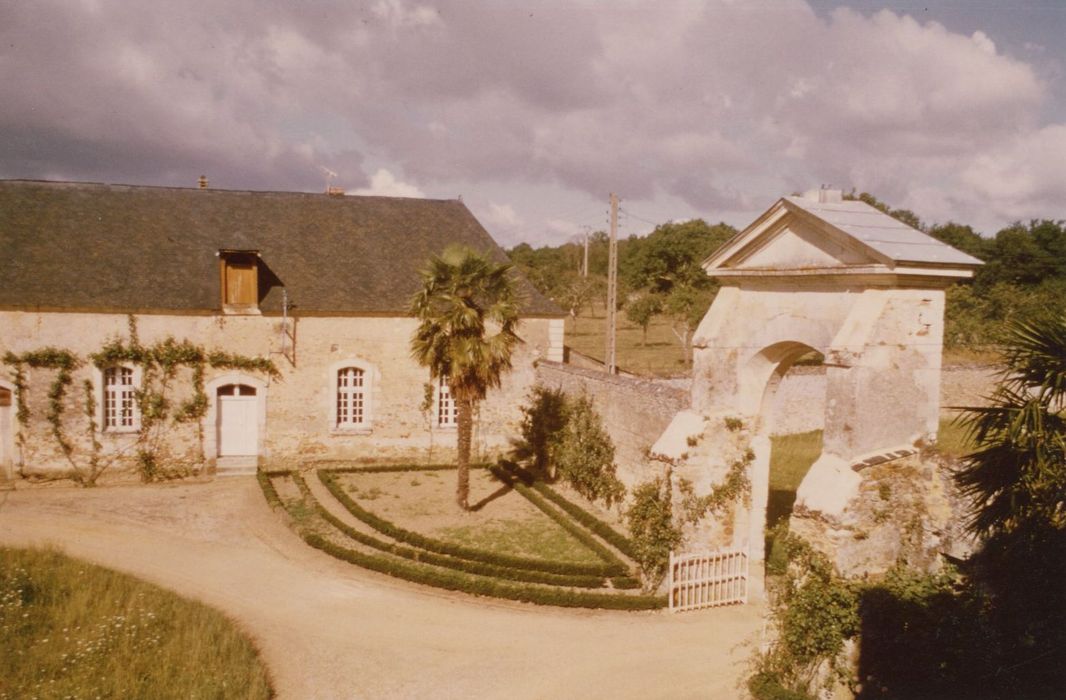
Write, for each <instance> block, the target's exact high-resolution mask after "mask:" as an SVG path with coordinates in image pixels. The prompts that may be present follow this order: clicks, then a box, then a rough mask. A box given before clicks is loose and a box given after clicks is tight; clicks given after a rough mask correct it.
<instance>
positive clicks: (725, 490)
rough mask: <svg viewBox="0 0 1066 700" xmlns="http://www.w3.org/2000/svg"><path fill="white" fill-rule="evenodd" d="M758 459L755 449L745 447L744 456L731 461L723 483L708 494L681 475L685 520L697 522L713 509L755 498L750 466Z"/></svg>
mask: <svg viewBox="0 0 1066 700" xmlns="http://www.w3.org/2000/svg"><path fill="white" fill-rule="evenodd" d="M754 461H755V453H754V452H752V451H751V450H750V449H749V450H747V451H745V453H744V456H743V458H741V459H738V460H736V461H735V462H733V463H732V464H730V465H729V471H728V472H726V475H725V478H724V479H722V481H721V482H720V483H719V484H716V485H715V486H714V487H713V488H711V492H710V493H708V494H706V495H704V496H697V495H696V494H695V491H694V489H693V486H692V482H690V481H689V480H688V479H679V480H678V484H677V488H678V490H679V491H681V507H680V509H679V510H680V512H681V514H682V520H683V522H685V523H687V524H691V525H695V524H696V523H698V522H699V521H700V520H702V519H703V518H705V517H706V516H707V515H709V514H711V513H719V512H721V511H722V509H723V508H725V507H727V506H730V505H732V504H734V503H736V502H737V500H738V499H741V498H742V499H744V503H745V504H747V503H748V502H749V500H750V498H751V481H750V480H749V478H748V469H749V467H751V463H752V462H754Z"/></svg>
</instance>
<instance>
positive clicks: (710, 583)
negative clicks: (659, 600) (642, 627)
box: [667, 549, 748, 612]
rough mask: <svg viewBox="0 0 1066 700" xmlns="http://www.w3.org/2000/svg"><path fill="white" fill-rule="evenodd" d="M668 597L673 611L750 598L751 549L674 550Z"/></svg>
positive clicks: (740, 601) (668, 574)
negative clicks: (702, 551)
mask: <svg viewBox="0 0 1066 700" xmlns="http://www.w3.org/2000/svg"><path fill="white" fill-rule="evenodd" d="M667 597H668V600H669V606H670V610H671V612H677V611H680V610H698V609H699V608H709V607H712V606H716V605H731V604H734V603H747V602H748V552H747V550H744V549H729V550H718V551H715V552H709V553H706V554H680V555H675V554H674V553H673V552H670V568H669V570H668V572H667Z"/></svg>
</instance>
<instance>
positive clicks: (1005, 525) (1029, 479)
mask: <svg viewBox="0 0 1066 700" xmlns="http://www.w3.org/2000/svg"><path fill="white" fill-rule="evenodd" d="M1007 332H1008V333H1007V334H1008V338H1007V346H1006V351H1005V359H1006V369H1005V370H1004V372H1003V376H1002V378H1001V380H1000V382H999V384H998V385H997V387H996V390H995V392H994V393H993V395H992V396H991V397H990V398H991V402H990V405H988V406H984V407H977V408H967V409H965V412H964V413H963V414H962V418H961V421H962V422H963V424H964V425H965V426H966V427H967V428H968V429H969V432H970V435H971V437H972V438H973V441H974V444H975V445H976V446H977V448H976V450H975V451H974V452H973V453H971V454H969V455H967V456H966V457H964V458H963V460H962V466H961V468H960V469H959V470H958V471H957V472H956V475H955V479H956V483H958V484H959V486H960V487H961V489H962V492H963V494H964V495H966V496H967V497H968V499H969V501H970V504H971V519H970V523H969V525H970V529H971V530H972V531H973V532H975V533H977V534H982V535H994V534H997V533H1009V532H1010V531H1011V530H1014V529H1015V528H1018V527H1020V526H1022V525H1024V524H1026V523H1027V522H1028V523H1037V522H1039V523H1044V524H1047V525H1050V526H1051V527H1054V528H1063V527H1066V416H1064V410H1066V316H1058V317H1050V316H1049V317H1045V318H1041V319H1036V320H1030V321H1023V322H1014V323H1012V324H1011V325H1010V326H1009V327H1008V329H1007Z"/></svg>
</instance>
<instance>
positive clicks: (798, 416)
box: [769, 365, 999, 435]
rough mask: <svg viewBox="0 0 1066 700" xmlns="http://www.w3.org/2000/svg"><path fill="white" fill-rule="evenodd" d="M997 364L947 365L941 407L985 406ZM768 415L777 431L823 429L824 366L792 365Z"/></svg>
mask: <svg viewBox="0 0 1066 700" xmlns="http://www.w3.org/2000/svg"><path fill="white" fill-rule="evenodd" d="M998 372H999V368H998V367H994V366H987V365H982V366H972V367H945V368H944V369H943V370H941V373H940V408H941V410H949V409H950V408H951V407H952V406H983V405H985V404H986V403H987V401H986V400H985V397H986V396H988V394H990V393H991V392H992V389H993V388H994V387H995V384H996V377H997V373H998ZM772 410H773V415H772V416H771V417H770V418H769V419H770V420H771V421H772V422H771V425H773V429H772V431H773V433H774V434H775V435H789V434H792V433H805V432H807V431H809V430H821V429H822V428H823V427H824V423H825V368H823V367H793V368H792V369H791V370H789V372H788V374H786V375H785V376H784V378H783V379H782V380H781V384H780V386H779V387H778V389H777V394H776V395H775V396H774V402H773V409H772Z"/></svg>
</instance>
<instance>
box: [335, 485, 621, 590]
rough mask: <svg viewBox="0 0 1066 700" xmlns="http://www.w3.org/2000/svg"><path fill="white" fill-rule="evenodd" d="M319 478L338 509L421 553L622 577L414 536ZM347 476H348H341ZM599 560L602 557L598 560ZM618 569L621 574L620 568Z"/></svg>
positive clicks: (603, 567)
mask: <svg viewBox="0 0 1066 700" xmlns="http://www.w3.org/2000/svg"><path fill="white" fill-rule="evenodd" d="M315 473H316V474H318V478H319V481H321V482H322V484H323V485H324V486H325V487H326V488H327V489H328V490H329V492H330V493H331V494H332V495H333V497H334V498H336V499H337V500H338V501H339V502H340V504H341V505H343V506H344V507H345V509H347V511H348V512H349V513H351V514H352V515H353V516H355V517H356V518H358V519H359V520H361V521H362V522H364V523H366V524H367V525H369V526H370V527H372V528H374V529H375V530H377V531H378V532H380V533H381V534H383V535H386V536H388V537H391V538H392V539H394V540H397V541H399V542H403V543H405V544H409V545H413V546H415V547H418V548H419V549H424V550H426V551H429V552H436V553H437V554H446V555H448V556H452V557H456V558H458V559H466V560H469V561H479V562H483V563H486V564H495V565H497V566H503V567H506V568H509V569H524V570H526V571H542V572H545V573H549V574H565V575H570V576H599V577H610V576H620V575H624V574H625V573H626V572H625V567H624V566H622V565H621V563H620V562H619V563H618V564H615V563H613V562H606V561H605V562H604V563H603V564H571V563H566V562H552V561H545V560H543V559H528V558H526V557H514V556H508V555H506V554H497V553H494V552H486V551H484V550H480V549H473V548H471V547H463V546H462V545H457V544H452V543H450V542H444V541H442V540H437V539H434V538H432V537H426V536H425V535H420V534H418V533H417V532H411V531H410V530H405V529H403V528H401V527H399V526H397V525H395V524H394V523H391V522H389V521H388V520H385V519H384V518H381V517H378V516H377V515H374V514H373V513H371V512H370V511H368V510H366V509H364V508H363V507H362V506H360V505H359V504H358V503H356V502H355V501H354V500H353V499H352V497H351V496H349V495H348V494H347V493H345V492H344V490H343V489H342V488H341V486H340V484H338V483H337V482H336V481H335V479H334V478H333V476H334V474H335V472H334V470H329V469H318V470H316V472H315ZM344 473H348V472H344ZM593 551H594V553H596V554H597V555H599V552H598V551H596V550H593ZM601 558H602V557H601ZM620 566H621V571H620V570H619V567H620Z"/></svg>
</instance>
